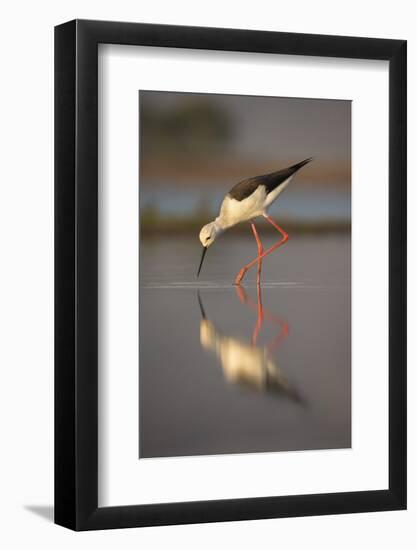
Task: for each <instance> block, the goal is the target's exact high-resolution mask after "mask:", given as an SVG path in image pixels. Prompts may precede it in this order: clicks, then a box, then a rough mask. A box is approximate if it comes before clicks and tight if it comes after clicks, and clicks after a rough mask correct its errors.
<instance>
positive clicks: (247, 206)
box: [197, 158, 313, 285]
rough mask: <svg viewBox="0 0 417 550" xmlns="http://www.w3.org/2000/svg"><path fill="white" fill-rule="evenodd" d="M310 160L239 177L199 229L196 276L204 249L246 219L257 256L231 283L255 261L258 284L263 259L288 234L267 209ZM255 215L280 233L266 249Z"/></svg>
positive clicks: (238, 281)
mask: <svg viewBox="0 0 417 550" xmlns="http://www.w3.org/2000/svg"><path fill="white" fill-rule="evenodd" d="M311 160H313V159H312V158H308V159H306V160H303V161H301V162H299V163H297V164H294V165H293V166H290V167H289V168H284V169H283V170H279V171H278V172H272V173H270V174H265V175H263V176H256V177H254V178H249V179H246V180H243V181H241V182H239V183H237V184H236V185H235V186H234V187H232V189H231V190H230V191H229V193H228V194H227V195H226V196H225V198H224V199H223V202H222V205H221V208H220V214H219V215H218V217H217V218H216V219H215V220H214V221H212V222H210V223H208V224H207V225H205V226H204V227H203V228H202V229H201V231H200V241H201V244H202V245H203V252H202V255H201V260H200V265H199V267H198V271H197V277H198V276H199V275H200V271H201V267H202V265H203V261H204V257H205V255H206V252H207V249H208V247H209V246H211V245H212V244H213V243H214V241H215V240H216V238H217V237H218V236H219V235H221V233H223V232H224V231H226V229H229V228H230V227H233V226H234V225H236V224H238V223H240V222H245V221H250V223H251V227H252V231H253V234H254V236H255V239H256V244H257V245H258V256H257V257H256V258H255V259H254V260H252V261H251V262H249V263H248V264H247V265H245V266H243V267H242V269H241V270H240V271H239V273H238V274H237V276H236V279H235V284H236V285H239V284H240V283H241V281H242V279H243V277H244V276H245V274H246V272H247V271H248V269H250V268H251V267H252V266H254V265H255V264H258V279H257V282H258V284H260V280H261V270H262V260H263V258H265V256H267V255H268V254H270V253H271V252H273V251H274V250H276V249H277V248H278V247H279V246H281V245H283V244H284V243H285V242H287V240H288V234H287V233H286V232H285V231H284V230H283V229H282V228H281V227H280V226H279V225H278V224H277V223H276V222H275V221H274V220H273V219H272V218H270V217H269V216H268V214H267V212H268V209H269V207H270V206H271V204H272V203H273V202H275V200H276V199H277V198H278V195H279V194H280V193H281V192H282V191H283V190H284V189H285V188H286V187H287V185H288V183H289V182H290V180H291V179H292V177H293V176H294V174H295V173H296V172H298V170H299V169H300V168H302V167H303V166H305V165H306V164H307V163H309V162H310V161H311ZM258 216H263V217H264V218H265V219H266V220H267V221H268V222H269V223H270V224H271V225H272V226H273V227H275V229H276V230H277V231H278V232H279V233H280V235H281V238H280V240H279V241H278V242H277V243H275V244H274V245H273V246H271V247H270V248H268V250H266V251H264V249H263V246H262V242H261V239H260V238H259V235H258V232H257V230H256V227H255V224H254V223H253V219H254V218H257V217H258Z"/></svg>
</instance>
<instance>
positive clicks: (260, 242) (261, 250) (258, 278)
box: [250, 222, 264, 285]
mask: <svg viewBox="0 0 417 550" xmlns="http://www.w3.org/2000/svg"><path fill="white" fill-rule="evenodd" d="M250 225H251V227H252V231H253V234H254V235H255V239H256V244H257V245H258V276H257V280H256V284H258V285H260V284H261V271H262V259H261V256H262V253H263V251H264V247H263V246H262V241H261V239H260V238H259V235H258V232H257V231H256V227H255V224H254V223H253V222H252V223H251V224H250Z"/></svg>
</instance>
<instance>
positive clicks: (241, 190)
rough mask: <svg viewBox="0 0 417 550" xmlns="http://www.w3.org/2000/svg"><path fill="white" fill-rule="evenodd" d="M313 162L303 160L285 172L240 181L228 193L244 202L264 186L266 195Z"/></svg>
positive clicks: (279, 171)
mask: <svg viewBox="0 0 417 550" xmlns="http://www.w3.org/2000/svg"><path fill="white" fill-rule="evenodd" d="M311 160H313V159H312V158H309V159H306V160H303V161H301V162H299V163H297V164H294V165H293V166H290V167H289V168H284V170H278V172H271V173H270V174H264V175H263V176H255V177H253V178H248V179H246V180H243V181H240V182H239V183H237V184H236V185H235V186H234V187H232V188H231V189H230V191H229V193H228V195H229V197H230V198H232V199H236V200H237V201H243V199H246V198H247V197H250V195H252V193H254V192H255V191H256V190H257V189H258V187H259V186H260V185H263V186H264V187H265V189H266V193H267V194H268V193H270V192H271V191H273V190H274V189H276V188H277V187H279V186H280V185H281V184H283V183H284V181H287V179H288V178H289V177H291V176H293V175H294V174H295V173H296V172H297V171H298V170H299V169H300V168H302V167H303V166H305V165H306V164H307V163H308V162H310V161H311Z"/></svg>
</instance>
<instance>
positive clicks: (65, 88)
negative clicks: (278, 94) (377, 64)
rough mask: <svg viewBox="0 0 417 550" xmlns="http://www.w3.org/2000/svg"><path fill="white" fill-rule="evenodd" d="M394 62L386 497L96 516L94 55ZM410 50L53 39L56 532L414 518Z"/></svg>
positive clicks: (317, 43) (65, 34) (85, 27)
mask: <svg viewBox="0 0 417 550" xmlns="http://www.w3.org/2000/svg"><path fill="white" fill-rule="evenodd" d="M103 43H104V44H106V43H111V44H124V45H146V46H163V47H169V48H193V49H203V50H223V51H225V50H229V51H240V52H259V53H270V54H290V55H303V56H322V57H338V58H355V59H375V60H387V61H388V62H389V488H388V489H387V490H377V491H358V492H348V493H334V494H306V495H296V496H274V497H262V498H244V499H233V500H218V501H199V502H183V503H168V504H155V505H137V506H118V507H98V499H97V493H98V473H97V472H98V468H97V464H98V449H97V434H98V410H97V405H98V389H97V388H98V350H97V335H98V329H97V326H98V314H97V307H98V290H97V277H98V260H97V258H98V250H97V247H98V203H97V201H98V152H97V146H98V132H97V128H98V65H97V53H98V44H103ZM406 46H407V44H406V41H404V40H386V39H374V38H354V37H341V36H321V35H311V34H292V33H291V34H290V33H280V32H264V31H262V32H260V31H248V30H236V29H219V28H196V27H180V26H165V25H149V24H142V23H118V22H106V21H84V20H74V21H70V22H68V23H64V24H62V25H59V26H57V27H56V28H55V523H57V524H59V525H63V526H65V527H68V528H70V529H74V530H77V531H78V530H91V529H108V528H123V527H140V526H150V525H169V524H180V523H199V522H214V521H235V520H249V519H261V518H280V517H288V516H309V515H323V514H341V513H352V512H371V511H383V510H401V509H405V508H406V113H407V107H406Z"/></svg>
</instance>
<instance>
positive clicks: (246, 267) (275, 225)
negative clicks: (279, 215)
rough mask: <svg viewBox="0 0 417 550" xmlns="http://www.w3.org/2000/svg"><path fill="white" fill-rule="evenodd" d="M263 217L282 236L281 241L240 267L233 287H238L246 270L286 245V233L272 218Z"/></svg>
mask: <svg viewBox="0 0 417 550" xmlns="http://www.w3.org/2000/svg"><path fill="white" fill-rule="evenodd" d="M264 217H265V219H266V220H267V221H268V222H269V223H270V224H271V225H273V226H274V227H275V229H276V230H277V231H279V232H280V234H281V235H282V239H281V240H280V241H278V242H277V243H276V244H274V245H273V246H271V248H268V250H267V251H266V252H263V253H262V254H260V255H259V256H258V257H257V258H255V259H254V260H252V261H251V262H249V263H248V264H247V265H245V266H244V267H242V269H241V270H240V271H239V273H238V275H237V277H236V279H235V285H240V282H241V281H242V279H243V277H244V276H245V275H246V272H247V271H248V269H250V268H251V267H252V266H254V265H255V264H256V263H258V264H259V262H260V261H261V260H262V259H263V258H265V256H267V255H268V254H271V252H273V251H274V250H276V249H277V248H278V247H279V246H281V245H283V244H284V243H286V242H287V241H288V233H286V232H285V231H284V230H283V229H282V228H281V227H280V226H279V225H278V224H277V223H276V222H274V220H273V219H272V218H270V217H269V216H267V215H266V214H264Z"/></svg>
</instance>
